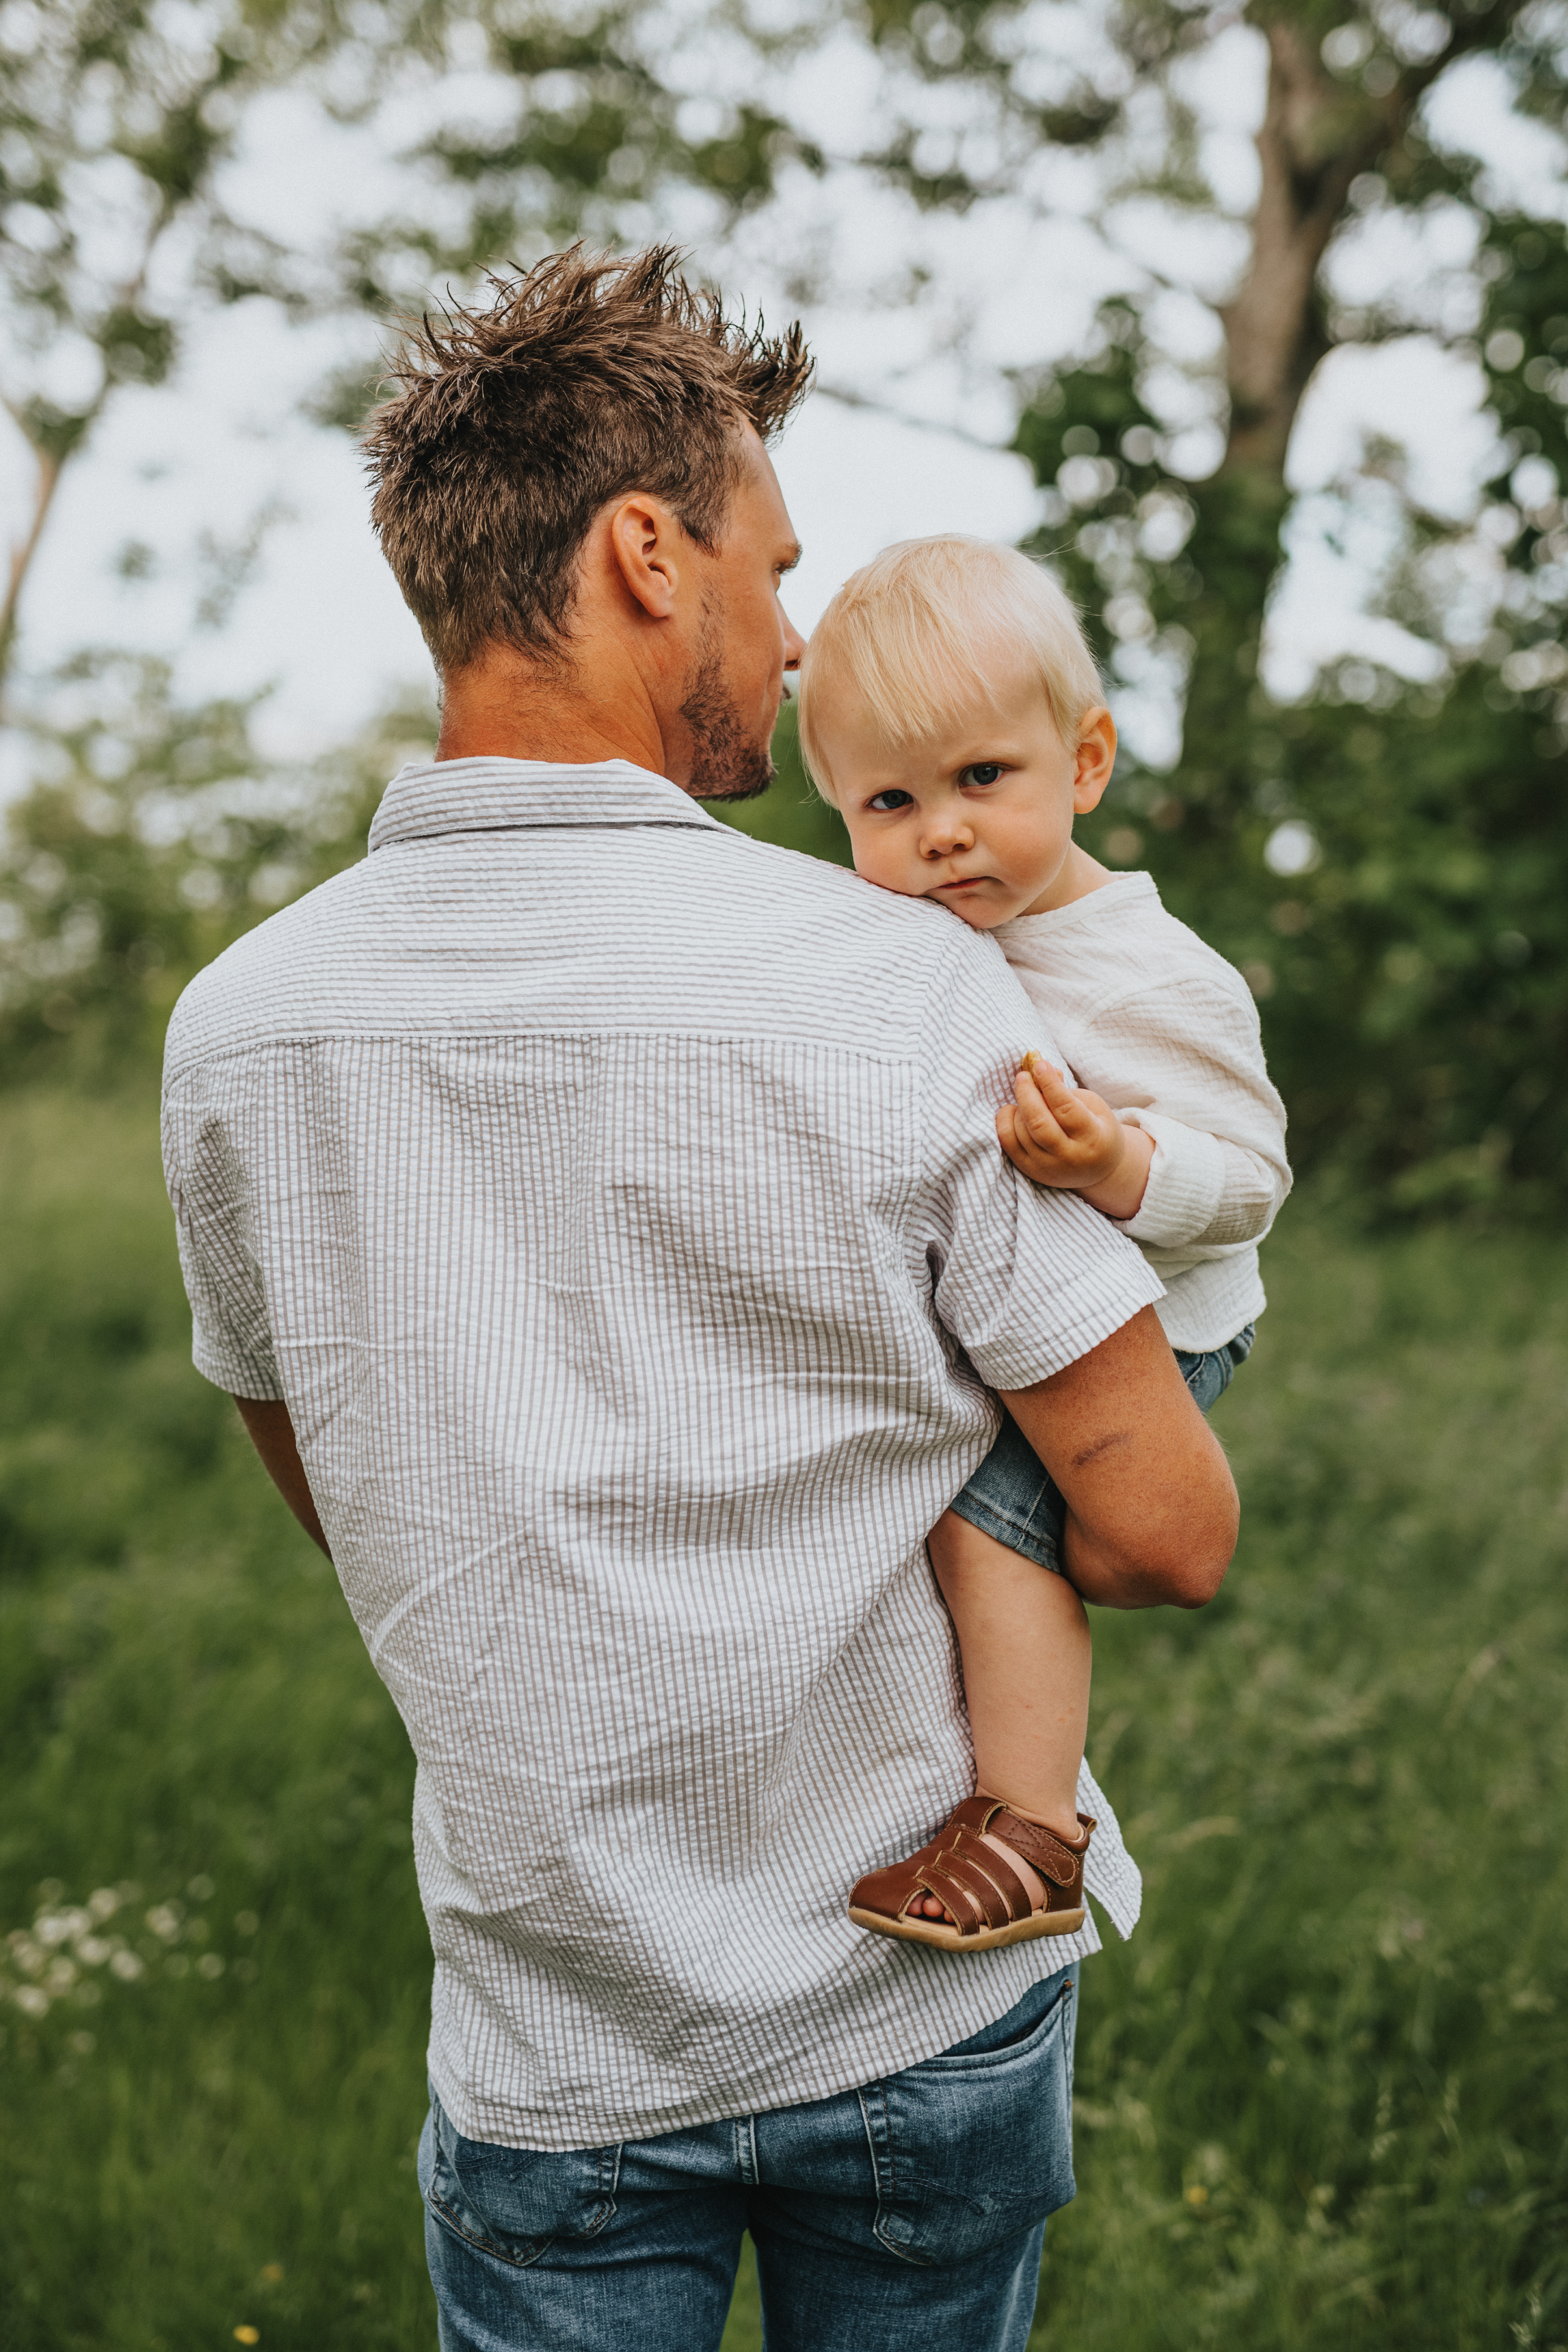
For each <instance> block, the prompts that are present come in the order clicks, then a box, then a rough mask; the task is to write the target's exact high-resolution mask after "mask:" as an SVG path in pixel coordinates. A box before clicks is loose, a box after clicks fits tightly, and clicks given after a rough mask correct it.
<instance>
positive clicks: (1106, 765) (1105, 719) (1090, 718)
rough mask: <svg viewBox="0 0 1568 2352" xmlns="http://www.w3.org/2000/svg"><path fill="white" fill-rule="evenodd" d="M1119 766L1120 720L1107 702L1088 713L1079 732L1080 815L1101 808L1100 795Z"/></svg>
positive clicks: (1076, 794)
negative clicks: (1107, 705) (1113, 713)
mask: <svg viewBox="0 0 1568 2352" xmlns="http://www.w3.org/2000/svg"><path fill="white" fill-rule="evenodd" d="M1115 765H1116V721H1115V719H1112V717H1111V715H1110V711H1109V710H1107V709H1106V708H1105V706H1104V704H1103V703H1100V704H1097V705H1096V707H1095V708H1094V709H1092V710H1086V711H1085V712H1084V715H1083V719H1082V721H1081V722H1080V724H1079V730H1078V753H1077V759H1076V764H1075V766H1074V769H1073V779H1072V804H1073V813H1074V814H1075V815H1077V816H1087V815H1088V814H1089V810H1090V809H1092V808H1098V807H1099V806H1100V796H1101V794H1102V793H1104V791H1105V787H1106V785H1107V784H1108V783H1109V782H1110V772H1111V770H1112V768H1114V767H1115Z"/></svg>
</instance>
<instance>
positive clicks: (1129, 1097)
mask: <svg viewBox="0 0 1568 2352" xmlns="http://www.w3.org/2000/svg"><path fill="white" fill-rule="evenodd" d="M1239 992H1240V983H1239V982H1237V993H1236V994H1234V995H1233V993H1232V992H1231V991H1230V990H1228V989H1226V988H1223V987H1216V986H1215V985H1213V984H1212V983H1211V982H1209V980H1208V979H1207V976H1206V975H1203V974H1198V975H1194V974H1192V973H1182V974H1180V975H1173V977H1172V978H1171V979H1170V980H1168V981H1166V982H1161V983H1159V984H1157V985H1155V986H1153V987H1151V988H1146V989H1144V990H1142V991H1141V992H1140V993H1139V994H1138V995H1137V996H1135V997H1129V998H1126V999H1124V1000H1123V1001H1122V1002H1121V1003H1120V1004H1117V1005H1114V1006H1112V1007H1110V1008H1108V1009H1107V1010H1106V1011H1105V1012H1104V1013H1102V1014H1101V1015H1100V1017H1099V1018H1097V1019H1096V1020H1095V1022H1094V1023H1093V1024H1092V1028H1091V1030H1090V1033H1089V1037H1088V1038H1087V1039H1086V1040H1084V1041H1083V1043H1082V1044H1081V1045H1080V1046H1079V1069H1078V1078H1079V1085H1080V1086H1086V1087H1092V1088H1093V1090H1094V1092H1095V1093H1096V1094H1100V1095H1103V1096H1104V1097H1105V1098H1106V1100H1107V1101H1108V1102H1110V1103H1111V1104H1112V1105H1113V1107H1114V1108H1116V1109H1118V1110H1119V1111H1120V1112H1121V1117H1122V1118H1124V1119H1125V1120H1126V1121H1127V1123H1128V1124H1129V1125H1130V1126H1134V1127H1141V1128H1142V1129H1143V1130H1144V1131H1145V1133H1147V1134H1148V1135H1149V1137H1150V1138H1151V1139H1152V1142H1153V1145H1154V1157H1153V1159H1152V1161H1151V1163H1150V1168H1149V1181H1148V1185H1147V1187H1146V1189H1145V1191H1144V1194H1143V1199H1142V1204H1141V1205H1140V1207H1139V1210H1138V1213H1137V1215H1136V1216H1135V1217H1131V1218H1129V1219H1128V1221H1127V1223H1125V1225H1124V1226H1123V1228H1122V1230H1123V1232H1124V1233H1126V1234H1128V1236H1129V1237H1130V1238H1131V1240H1133V1241H1136V1242H1141V1243H1142V1244H1145V1245H1146V1246H1149V1247H1152V1248H1156V1249H1192V1248H1199V1249H1205V1248H1208V1249H1212V1248H1216V1247H1225V1246H1226V1245H1231V1244H1236V1243H1237V1242H1258V1241H1260V1240H1261V1239H1262V1238H1263V1235H1264V1234H1266V1233H1267V1232H1268V1228H1269V1226H1270V1225H1271V1224H1272V1223H1273V1222H1274V1219H1275V1217H1276V1216H1277V1215H1278V1213H1279V1208H1280V1205H1281V1203H1282V1202H1283V1201H1284V1199H1285V1196H1286V1194H1287V1192H1289V1189H1290V1170H1289V1163H1288V1162H1287V1160H1286V1158H1285V1113H1284V1108H1283V1106H1282V1105H1281V1103H1280V1101H1279V1096H1278V1095H1277V1094H1276V1093H1275V1091H1274V1088H1273V1087H1272V1086H1270V1084H1269V1082H1268V1072H1267V1070H1266V1068H1265V1066H1264V1061H1263V1053H1262V1048H1261V1046H1260V1045H1259V1044H1258V1035H1257V1016H1256V1014H1255V1013H1253V1010H1252V1005H1251V1003H1250V1001H1247V1002H1240V1001H1239ZM1085 1046H1087V1048H1088V1050H1087V1052H1086V1051H1085V1050H1084V1048H1085Z"/></svg>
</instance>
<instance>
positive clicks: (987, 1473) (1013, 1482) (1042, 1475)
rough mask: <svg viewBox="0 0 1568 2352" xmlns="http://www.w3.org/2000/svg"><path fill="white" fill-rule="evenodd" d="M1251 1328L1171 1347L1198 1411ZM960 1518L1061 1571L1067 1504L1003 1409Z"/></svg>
mask: <svg viewBox="0 0 1568 2352" xmlns="http://www.w3.org/2000/svg"><path fill="white" fill-rule="evenodd" d="M1257 1336H1258V1333H1257V1328H1256V1326H1255V1325H1253V1324H1251V1323H1249V1324H1248V1325H1247V1328H1246V1329H1245V1330H1243V1331H1238V1332H1237V1335H1236V1337H1235V1339H1231V1340H1228V1341H1227V1342H1226V1345H1225V1346H1224V1347H1223V1348H1211V1349H1208V1351H1207V1353H1206V1354H1204V1355H1201V1356H1194V1355H1192V1354H1190V1353H1189V1351H1188V1350H1187V1349H1185V1348H1178V1349H1176V1350H1175V1356H1176V1361H1177V1363H1178V1364H1179V1365H1180V1366H1181V1368H1182V1378H1183V1379H1184V1381H1185V1382H1186V1384H1187V1386H1188V1388H1189V1389H1190V1390H1191V1391H1192V1392H1193V1396H1194V1401H1195V1402H1196V1403H1197V1405H1198V1407H1199V1409H1200V1411H1202V1412H1208V1410H1209V1408H1210V1406H1211V1405H1214V1404H1217V1403H1218V1402H1219V1400H1220V1398H1221V1397H1222V1396H1223V1395H1224V1394H1225V1392H1226V1389H1227V1388H1229V1386H1230V1384H1231V1382H1232V1381H1233V1380H1234V1379H1235V1378H1236V1370H1237V1365H1238V1364H1245V1363H1246V1361H1247V1358H1248V1356H1250V1354H1251V1353H1252V1343H1253V1340H1254V1339H1256V1338H1257ZM952 1509H953V1510H955V1511H956V1512H957V1513H958V1516H959V1517H960V1518H961V1519H967V1520H968V1521H969V1524H970V1526H971V1527H972V1528H980V1529H981V1531H982V1532H983V1533H984V1534H985V1535H988V1536H994V1537H995V1538H996V1540H997V1542H998V1543H1000V1544H1005V1545H1006V1547H1007V1549H1008V1550H1009V1551H1018V1552H1022V1553H1023V1555H1024V1558H1025V1559H1033V1560H1037V1561H1038V1562H1039V1564H1040V1566H1041V1567H1042V1568H1048V1569H1050V1570H1053V1571H1054V1573H1055V1574H1056V1575H1058V1576H1060V1575H1061V1574H1062V1572H1063V1570H1062V1559H1061V1540H1062V1528H1063V1525H1064V1523H1065V1520H1066V1517H1067V1505H1066V1504H1065V1502H1064V1501H1063V1499H1062V1491H1061V1488H1060V1487H1059V1486H1058V1485H1057V1482H1056V1480H1055V1479H1054V1478H1053V1477H1052V1476H1051V1475H1050V1473H1049V1471H1048V1470H1047V1469H1046V1468H1045V1467H1044V1465H1042V1463H1041V1462H1040V1461H1039V1459H1038V1458H1037V1454H1036V1453H1035V1449H1034V1447H1033V1446H1032V1445H1031V1444H1029V1441H1028V1439H1027V1438H1026V1436H1025V1435H1024V1433H1023V1431H1022V1430H1021V1429H1020V1428H1019V1426H1018V1424H1017V1423H1016V1421H1015V1420H1014V1419H1013V1416H1012V1414H1011V1413H1009V1412H1004V1413H1003V1416H1002V1433H1001V1435H1000V1436H999V1437H998V1439H997V1440H996V1443H995V1444H994V1446H993V1447H992V1448H991V1451H990V1453H989V1454H987V1455H986V1456H985V1459H984V1462H983V1463H982V1464H981V1465H980V1467H979V1469H978V1470H977V1471H976V1472H975V1474H974V1475H973V1478H972V1479H971V1480H970V1482H969V1484H968V1486H965V1488H964V1490H963V1494H962V1495H960V1496H957V1497H956V1498H955V1499H954V1501H953V1503H952Z"/></svg>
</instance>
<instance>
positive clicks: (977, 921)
mask: <svg viewBox="0 0 1568 2352" xmlns="http://www.w3.org/2000/svg"><path fill="white" fill-rule="evenodd" d="M936 903H937V905H938V906H939V907H945V908H947V911H948V913H949V914H950V915H956V916H957V918H958V919H959V921H960V922H961V923H967V924H968V926H969V928H970V929H971V930H972V931H994V929H995V928H996V926H997V924H998V923H1003V922H1005V921H1006V919H1007V910H1006V908H1005V907H1003V908H996V907H988V906H987V905H986V904H985V903H984V900H983V899H980V898H938V899H937V902H936Z"/></svg>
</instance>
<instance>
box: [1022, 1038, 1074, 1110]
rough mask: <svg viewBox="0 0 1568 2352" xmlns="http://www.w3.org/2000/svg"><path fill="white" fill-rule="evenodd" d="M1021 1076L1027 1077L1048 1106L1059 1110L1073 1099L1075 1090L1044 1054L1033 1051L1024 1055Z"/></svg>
mask: <svg viewBox="0 0 1568 2352" xmlns="http://www.w3.org/2000/svg"><path fill="white" fill-rule="evenodd" d="M1018 1075H1019V1076H1020V1077H1027V1078H1028V1079H1029V1080H1030V1081H1031V1083H1032V1084H1033V1086H1034V1087H1035V1090H1036V1092H1037V1094H1038V1096H1039V1097H1040V1099H1041V1101H1042V1102H1043V1103H1044V1104H1045V1105H1046V1107H1047V1109H1049V1110H1051V1111H1053V1112H1054V1111H1056V1110H1058V1108H1060V1107H1061V1105H1062V1104H1064V1103H1069V1102H1071V1100H1072V1099H1073V1090H1072V1088H1071V1087H1069V1086H1068V1082H1067V1080H1066V1079H1065V1078H1064V1077H1063V1076H1062V1074H1061V1072H1060V1071H1059V1070H1054V1069H1053V1068H1052V1067H1051V1065H1050V1064H1049V1062H1047V1059H1046V1057H1045V1055H1043V1054H1037V1053H1035V1052H1033V1051H1031V1052H1029V1053H1027V1054H1026V1055H1025V1056H1024V1062H1023V1067H1022V1068H1021V1070H1020V1071H1019V1073H1018Z"/></svg>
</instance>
